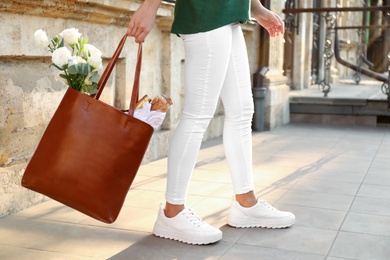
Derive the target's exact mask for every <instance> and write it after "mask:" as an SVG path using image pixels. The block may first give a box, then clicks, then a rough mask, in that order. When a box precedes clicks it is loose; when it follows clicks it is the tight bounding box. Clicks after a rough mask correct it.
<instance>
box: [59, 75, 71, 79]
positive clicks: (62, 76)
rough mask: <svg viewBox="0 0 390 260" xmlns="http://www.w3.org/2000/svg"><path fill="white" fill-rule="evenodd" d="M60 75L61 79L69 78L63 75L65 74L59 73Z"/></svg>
mask: <svg viewBox="0 0 390 260" xmlns="http://www.w3.org/2000/svg"><path fill="white" fill-rule="evenodd" d="M60 77H61V78H63V79H66V80H68V79H70V78H69V77H68V76H67V75H65V74H60Z"/></svg>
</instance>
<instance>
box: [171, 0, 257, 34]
mask: <svg viewBox="0 0 390 260" xmlns="http://www.w3.org/2000/svg"><path fill="white" fill-rule="evenodd" d="M249 8H250V0H177V1H176V6H175V18H174V21H173V25H172V33H176V34H192V33H199V32H207V31H210V30H213V29H216V28H219V27H221V26H224V25H227V24H230V23H234V22H241V23H245V22H247V21H248V20H249V12H250V9H249Z"/></svg>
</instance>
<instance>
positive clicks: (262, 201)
mask: <svg viewBox="0 0 390 260" xmlns="http://www.w3.org/2000/svg"><path fill="white" fill-rule="evenodd" d="M259 201H260V203H261V204H262V205H263V206H264V207H266V208H268V209H269V210H271V211H274V212H279V210H278V209H276V208H274V207H272V206H271V205H270V204H268V202H267V201H266V200H264V199H259Z"/></svg>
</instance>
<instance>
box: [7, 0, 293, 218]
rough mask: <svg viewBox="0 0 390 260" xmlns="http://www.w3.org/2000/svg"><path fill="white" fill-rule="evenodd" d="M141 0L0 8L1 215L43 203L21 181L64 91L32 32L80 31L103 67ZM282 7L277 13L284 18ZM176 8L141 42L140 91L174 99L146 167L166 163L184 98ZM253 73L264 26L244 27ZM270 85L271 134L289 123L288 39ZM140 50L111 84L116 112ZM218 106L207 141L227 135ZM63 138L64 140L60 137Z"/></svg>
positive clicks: (166, 8) (20, 2) (19, 1)
mask: <svg viewBox="0 0 390 260" xmlns="http://www.w3.org/2000/svg"><path fill="white" fill-rule="evenodd" d="M141 2H142V1H139V0H67V1H64V0H46V1H27V0H16V1H7V0H6V1H1V2H0V31H1V33H2V37H1V38H0V195H1V200H0V217H1V216H4V215H7V214H10V213H12V212H16V211H18V210H21V209H23V208H26V207H29V206H31V205H33V204H36V203H39V202H41V201H43V200H45V199H46V198H45V197H44V196H42V195H39V194H37V193H34V192H30V191H28V190H26V189H24V188H22V187H21V186H20V179H21V176H22V174H23V172H24V169H25V167H26V165H27V162H28V160H29V158H30V157H31V156H32V154H33V152H34V150H35V148H36V146H37V144H38V142H39V140H40V138H41V136H42V134H43V131H44V129H45V127H46V125H47V124H48V122H49V121H50V119H51V117H52V115H53V113H54V111H55V110H56V107H57V106H58V104H59V102H60V101H61V98H62V96H63V94H64V93H65V90H66V88H67V87H66V86H65V85H64V84H63V83H61V82H59V81H56V79H55V78H56V76H57V74H58V71H56V69H54V68H53V67H51V68H49V66H50V64H51V54H50V53H49V52H47V51H46V50H45V49H42V48H41V47H39V46H37V45H36V44H35V43H34V32H35V31H36V30H38V29H43V30H44V31H46V32H47V33H48V36H49V37H50V36H51V37H52V36H54V35H56V34H58V33H60V32H62V31H63V30H64V29H67V28H77V29H79V31H80V32H81V33H82V34H83V36H84V37H86V38H88V39H89V42H90V43H91V44H93V45H95V46H96V47H97V48H99V49H100V50H101V51H102V52H103V58H104V64H106V63H107V61H108V59H109V58H110V56H111V55H112V53H113V52H114V50H115V47H116V45H117V43H118V42H119V40H120V39H121V37H122V36H123V35H124V33H125V32H126V28H127V24H128V22H129V19H130V17H131V15H132V14H133V12H134V11H135V10H136V9H137V8H138V6H139V5H140V3H141ZM282 2H283V1H280V4H279V3H278V4H277V5H275V6H274V7H273V9H274V10H275V11H276V12H278V13H281V8H282V7H283V6H282ZM173 10H174V6H173V5H172V4H169V3H163V4H162V5H161V7H160V9H159V10H158V17H157V20H156V24H155V26H154V28H153V30H152V31H151V33H150V35H149V36H148V38H147V40H146V42H145V43H144V46H143V49H144V53H143V67H142V73H141V93H140V95H141V96H142V95H143V94H148V95H149V96H155V95H158V94H164V95H166V96H169V97H171V99H172V100H173V103H174V105H173V106H172V107H171V109H170V110H169V112H168V114H167V117H166V120H165V122H164V123H163V125H162V127H161V129H159V130H158V131H155V133H154V135H153V137H152V140H151V143H150V145H149V148H148V151H147V153H146V155H145V158H144V162H150V161H153V160H156V159H158V158H162V157H165V156H166V154H167V148H168V144H169V138H170V135H171V134H172V130H173V129H174V128H175V126H176V124H177V122H178V118H179V115H180V111H181V107H182V102H183V97H184V95H185V93H184V88H183V66H184V64H185V57H184V50H183V44H182V41H181V39H180V38H179V37H177V36H176V35H173V34H171V33H170V26H171V23H172V21H173ZM242 28H243V30H244V35H245V39H246V43H247V47H248V55H249V61H250V66H251V70H252V73H254V72H255V71H256V70H257V69H258V66H259V49H258V45H259V42H260V36H259V26H258V25H256V24H254V23H247V24H245V25H242ZM272 46H273V48H272V49H271V50H270V53H269V55H270V56H271V57H278V59H275V60H273V61H272V64H270V73H269V75H268V80H267V81H266V85H267V87H268V89H269V91H268V95H267V101H266V102H267V104H266V122H265V124H266V129H271V128H274V127H277V126H279V125H282V124H286V123H288V122H289V113H288V91H289V88H288V86H287V85H286V78H285V77H284V76H282V58H281V57H283V39H282V37H279V38H276V39H272ZM136 49H137V44H136V43H135V42H134V40H133V39H128V41H127V43H126V46H125V48H124V50H123V53H122V55H121V57H120V60H119V62H118V64H117V66H116V68H115V70H114V71H113V74H112V76H111V78H110V80H109V82H108V83H107V85H106V88H105V90H104V92H103V95H102V97H101V100H103V101H104V102H107V103H109V104H111V105H114V106H116V107H119V108H126V107H128V105H129V97H130V93H131V89H132V82H133V74H134V68H135V57H136ZM223 117H224V116H223V106H222V104H220V105H219V106H218V109H217V111H216V115H215V118H214V119H213V120H212V122H211V123H210V126H209V128H208V131H207V133H206V134H205V136H204V140H207V139H210V138H214V137H218V136H220V135H221V134H222V129H223ZM58 138H61V136H59V137H58Z"/></svg>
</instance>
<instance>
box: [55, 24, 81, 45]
mask: <svg viewBox="0 0 390 260" xmlns="http://www.w3.org/2000/svg"><path fill="white" fill-rule="evenodd" d="M60 36H61V37H62V38H64V40H65V42H66V43H67V44H69V45H73V44H76V43H77V42H78V40H79V38H80V36H81V33H79V29H75V28H70V29H66V30H64V31H63V32H62V33H60Z"/></svg>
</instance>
